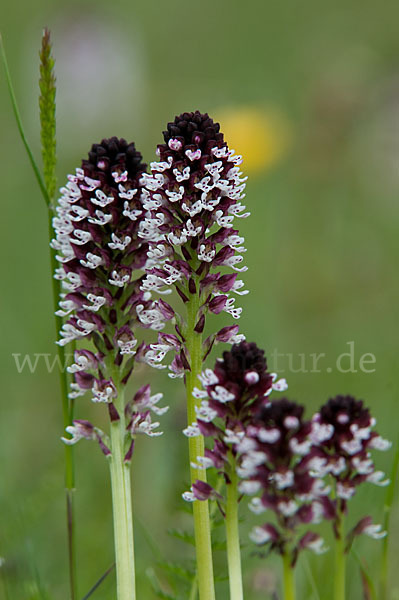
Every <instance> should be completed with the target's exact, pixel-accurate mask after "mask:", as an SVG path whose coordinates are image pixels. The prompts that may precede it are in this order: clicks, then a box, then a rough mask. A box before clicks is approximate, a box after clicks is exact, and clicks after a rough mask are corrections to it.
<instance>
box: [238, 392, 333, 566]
mask: <svg viewBox="0 0 399 600" xmlns="http://www.w3.org/2000/svg"><path fill="white" fill-rule="evenodd" d="M303 415H304V407H303V406H301V405H299V404H297V403H295V402H291V401H290V400H288V399H286V398H282V399H281V400H275V401H273V402H270V403H268V404H267V405H266V406H265V407H263V408H262V410H261V411H260V412H259V414H258V415H257V416H256V418H255V419H254V421H253V422H252V423H251V425H250V426H249V427H248V428H247V431H246V436H245V438H244V439H243V440H242V442H241V443H240V445H239V449H240V450H241V455H240V463H239V467H238V472H239V474H240V476H241V477H242V478H243V481H242V483H241V484H240V490H241V491H242V492H243V493H245V494H250V495H253V494H256V493H257V492H260V496H255V497H254V498H253V499H252V500H251V502H250V505H249V507H250V509H251V510H252V511H253V512H254V513H255V514H261V513H263V512H265V511H267V510H270V511H272V513H274V516H275V524H273V523H266V524H264V525H262V526H258V527H255V529H254V530H253V531H252V533H251V539H252V540H253V541H254V542H255V543H257V544H260V545H267V546H268V547H269V548H270V549H271V550H277V551H278V552H279V553H280V554H281V555H287V554H288V555H289V558H290V562H291V564H295V562H296V559H297V557H298V554H299V552H300V551H301V550H302V549H304V548H309V549H312V550H314V551H315V552H322V551H324V546H323V541H322V539H321V538H320V536H318V535H317V534H315V533H314V532H311V531H307V532H306V533H304V534H302V533H301V537H299V532H300V529H299V526H300V525H303V524H309V523H319V522H320V521H321V519H322V517H323V516H327V515H328V503H329V501H328V499H327V498H326V496H327V494H328V493H329V492H330V488H329V487H327V486H326V485H325V484H324V482H323V480H322V479H321V478H320V477H319V476H318V474H317V473H316V472H315V471H314V469H313V468H312V460H311V459H309V457H312V456H313V455H314V452H315V446H314V444H313V441H312V423H311V422H310V421H306V420H304V418H303ZM326 503H327V505H326Z"/></svg>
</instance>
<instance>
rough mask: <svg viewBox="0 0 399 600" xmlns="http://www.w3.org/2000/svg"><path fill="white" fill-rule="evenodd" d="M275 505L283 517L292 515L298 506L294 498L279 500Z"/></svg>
mask: <svg viewBox="0 0 399 600" xmlns="http://www.w3.org/2000/svg"><path fill="white" fill-rule="evenodd" d="M277 507H278V509H279V511H280V512H281V514H282V515H283V516H284V517H292V516H293V515H294V514H295V513H296V512H297V510H298V508H299V507H298V504H297V503H296V502H295V501H294V500H280V502H278V504H277Z"/></svg>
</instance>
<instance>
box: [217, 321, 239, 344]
mask: <svg viewBox="0 0 399 600" xmlns="http://www.w3.org/2000/svg"><path fill="white" fill-rule="evenodd" d="M238 331H239V326H238V325H229V326H228V327H223V328H222V329H220V331H218V333H217V334H216V341H217V342H226V343H234V341H235V337H236V336H237V334H238Z"/></svg>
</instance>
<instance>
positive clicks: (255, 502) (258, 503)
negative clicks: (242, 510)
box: [248, 498, 267, 515]
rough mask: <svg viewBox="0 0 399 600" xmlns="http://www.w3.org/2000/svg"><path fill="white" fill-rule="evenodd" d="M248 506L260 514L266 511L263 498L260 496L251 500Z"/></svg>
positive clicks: (256, 513)
mask: <svg viewBox="0 0 399 600" xmlns="http://www.w3.org/2000/svg"><path fill="white" fill-rule="evenodd" d="M248 508H249V510H250V511H251V512H253V513H254V514H255V515H260V514H262V513H264V512H266V510H267V509H266V508H265V507H264V506H263V504H262V500H261V499H260V498H252V500H251V502H250V503H249V504H248Z"/></svg>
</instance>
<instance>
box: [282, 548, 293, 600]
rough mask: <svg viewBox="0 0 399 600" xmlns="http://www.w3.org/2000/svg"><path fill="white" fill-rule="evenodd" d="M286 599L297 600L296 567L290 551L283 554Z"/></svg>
mask: <svg viewBox="0 0 399 600" xmlns="http://www.w3.org/2000/svg"><path fill="white" fill-rule="evenodd" d="M283 582H284V600H295V578H294V569H293V567H292V564H291V556H290V554H289V553H285V554H283Z"/></svg>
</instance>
